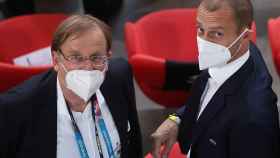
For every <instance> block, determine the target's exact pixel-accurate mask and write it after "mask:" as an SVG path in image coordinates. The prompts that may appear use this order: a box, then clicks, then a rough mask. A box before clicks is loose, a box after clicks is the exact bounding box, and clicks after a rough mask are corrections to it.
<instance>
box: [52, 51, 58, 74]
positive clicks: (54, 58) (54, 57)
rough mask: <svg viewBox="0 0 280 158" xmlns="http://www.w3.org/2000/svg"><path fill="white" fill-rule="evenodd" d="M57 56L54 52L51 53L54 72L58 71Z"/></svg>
mask: <svg viewBox="0 0 280 158" xmlns="http://www.w3.org/2000/svg"><path fill="white" fill-rule="evenodd" d="M58 60H59V59H58V55H57V52H56V51H52V61H53V68H54V70H55V71H58V62H59V61H58Z"/></svg>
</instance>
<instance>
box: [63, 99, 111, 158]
mask: <svg viewBox="0 0 280 158" xmlns="http://www.w3.org/2000/svg"><path fill="white" fill-rule="evenodd" d="M94 98H95V100H94V108H92V116H93V119H94V122H95V126H94V127H95V136H96V142H97V147H98V152H99V155H100V158H103V157H104V156H103V152H102V147H101V141H100V138H99V134H98V129H97V124H98V125H99V127H100V129H101V132H102V135H103V138H104V141H105V143H106V147H107V151H108V155H109V157H110V158H111V157H113V158H115V154H114V151H113V146H112V142H111V139H110V136H109V133H108V130H107V128H106V125H105V121H104V119H103V118H102V115H101V111H100V107H99V104H98V101H97V97H96V95H95V96H94ZM67 109H68V112H69V114H70V117H71V120H72V125H73V129H74V133H75V139H76V143H77V145H78V147H79V152H80V155H81V158H89V155H88V152H87V149H86V146H85V143H84V140H83V137H82V134H81V131H80V129H79V127H78V125H77V123H76V121H75V119H74V116H73V113H72V111H71V110H70V107H69V106H68V105H67ZM98 110H99V111H98ZM96 117H97V118H96ZM96 120H97V121H98V122H96Z"/></svg>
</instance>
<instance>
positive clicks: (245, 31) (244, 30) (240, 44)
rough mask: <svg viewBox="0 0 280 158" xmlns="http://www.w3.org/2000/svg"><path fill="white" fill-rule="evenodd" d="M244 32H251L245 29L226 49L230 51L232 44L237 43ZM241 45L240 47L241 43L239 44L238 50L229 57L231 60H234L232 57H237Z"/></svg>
mask: <svg viewBox="0 0 280 158" xmlns="http://www.w3.org/2000/svg"><path fill="white" fill-rule="evenodd" d="M246 32H252V30H250V29H248V28H246V29H245V30H244V31H243V32H242V33H241V34H240V35H239V36H238V37H237V38H236V39H235V40H234V41H233V42H232V44H231V45H230V46H229V47H227V48H228V49H230V48H231V47H232V46H233V45H234V44H236V42H237V41H238V40H240V39H241V37H242V36H243V35H244V34H245V33H246ZM241 45H242V43H240V44H239V47H238V49H237V50H236V51H235V52H234V55H233V56H231V58H234V57H235V56H236V55H237V52H239V50H240V49H241Z"/></svg>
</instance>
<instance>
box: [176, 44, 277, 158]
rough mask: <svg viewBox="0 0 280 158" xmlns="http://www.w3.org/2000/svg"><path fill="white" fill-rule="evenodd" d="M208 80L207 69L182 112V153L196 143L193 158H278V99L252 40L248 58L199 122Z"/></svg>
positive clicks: (222, 87)
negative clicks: (201, 101) (198, 115)
mask: <svg viewBox="0 0 280 158" xmlns="http://www.w3.org/2000/svg"><path fill="white" fill-rule="evenodd" d="M207 81H208V73H207V71H205V72H202V74H201V75H200V76H199V77H198V79H197V80H196V81H195V83H194V85H193V91H192V95H191V97H190V98H188V102H187V104H186V105H187V106H185V108H182V109H181V112H180V110H179V111H178V113H179V114H180V115H181V116H180V117H181V119H182V123H181V124H180V127H179V136H178V140H179V143H180V147H181V150H182V152H183V153H185V154H186V153H187V152H188V151H189V149H190V147H191V158H207V157H211V158H279V157H280V155H279V150H280V146H279V120H278V110H277V105H276V102H277V98H276V96H275V94H274V92H273V91H272V89H271V84H272V79H271V76H270V75H269V72H268V70H267V68H266V66H265V63H264V61H263V59H262V57H261V55H260V52H259V50H258V49H257V47H256V46H254V45H253V44H251V46H250V57H249V59H248V61H247V62H246V63H245V64H244V65H243V66H242V67H241V68H240V69H239V70H238V71H237V72H236V73H235V74H234V75H233V76H231V77H230V78H229V79H228V80H227V81H226V82H225V83H224V84H223V85H222V86H221V87H220V88H219V90H218V91H217V92H216V93H215V95H214V96H213V98H212V99H211V101H210V102H209V104H208V105H207V107H206V108H205V110H204V111H203V113H202V115H201V116H200V118H199V120H198V121H197V120H196V118H197V113H198V109H199V104H200V103H199V102H200V98H201V95H202V92H203V91H204V88H205V85H206V83H207ZM182 110H184V112H183V113H182Z"/></svg>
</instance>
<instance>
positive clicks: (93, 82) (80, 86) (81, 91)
mask: <svg viewBox="0 0 280 158" xmlns="http://www.w3.org/2000/svg"><path fill="white" fill-rule="evenodd" d="M61 65H62V67H63V69H64V70H65V72H66V77H65V81H66V87H67V88H68V89H70V90H72V91H73V92H74V93H75V94H76V95H78V96H79V97H80V98H82V99H83V100H84V101H85V102H87V101H88V100H89V99H90V98H91V97H92V95H93V94H94V93H96V91H97V90H98V89H99V88H100V86H101V85H102V83H103V81H104V78H105V71H106V70H107V69H106V68H105V69H104V70H103V71H99V70H90V71H88V70H71V71H67V70H66V68H65V67H64V65H63V64H61Z"/></svg>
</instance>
